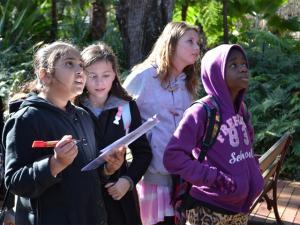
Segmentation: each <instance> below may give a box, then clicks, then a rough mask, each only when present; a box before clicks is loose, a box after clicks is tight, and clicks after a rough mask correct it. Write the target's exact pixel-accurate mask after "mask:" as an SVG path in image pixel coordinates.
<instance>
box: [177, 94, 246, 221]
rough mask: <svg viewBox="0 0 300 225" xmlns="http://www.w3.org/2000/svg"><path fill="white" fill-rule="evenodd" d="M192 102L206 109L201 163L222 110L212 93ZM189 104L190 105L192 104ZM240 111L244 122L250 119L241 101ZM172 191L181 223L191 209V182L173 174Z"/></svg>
mask: <svg viewBox="0 0 300 225" xmlns="http://www.w3.org/2000/svg"><path fill="white" fill-rule="evenodd" d="M194 104H202V105H203V107H204V109H205V111H206V118H207V119H206V125H205V132H204V135H203V138H202V139H201V140H200V141H199V143H198V146H200V149H201V151H200V155H199V158H198V161H199V162H200V163H201V162H202V161H203V160H204V159H205V156H206V154H207V152H208V150H209V149H210V148H211V147H212V146H213V145H214V143H215V141H216V139H217V137H218V134H219V131H220V127H221V121H222V117H221V115H222V112H221V109H220V106H219V103H218V101H217V99H216V98H215V97H214V96H212V95H207V96H205V97H203V98H201V99H198V100H197V101H195V102H194V103H192V105H194ZM192 105H191V106H192ZM242 113H243V118H244V121H245V123H246V124H248V122H249V120H250V114H249V112H248V111H247V108H246V105H245V103H244V102H242ZM172 180H173V192H172V197H171V204H172V205H173V207H174V209H175V224H176V225H179V224H180V225H182V224H185V222H186V215H185V211H186V210H188V209H191V208H192V206H191V205H190V204H189V203H188V199H190V197H189V192H190V189H191V187H192V184H191V183H189V182H187V181H185V180H184V179H182V178H181V177H180V176H179V175H173V176H172Z"/></svg>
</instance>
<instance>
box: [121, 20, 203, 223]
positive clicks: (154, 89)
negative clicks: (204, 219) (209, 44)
mask: <svg viewBox="0 0 300 225" xmlns="http://www.w3.org/2000/svg"><path fill="white" fill-rule="evenodd" d="M198 41H199V35H198V29H197V27H194V26H190V25H188V24H186V23H185V22H170V23H169V24H167V26H166V27H165V29H164V30H163V32H162V34H161V35H160V37H159V38H158V40H157V41H156V43H155V45H154V48H153V50H152V52H151V53H150V55H149V57H148V58H147V59H146V60H145V61H144V62H142V63H141V64H139V65H137V66H135V67H134V68H133V70H132V72H131V74H130V75H129V76H128V77H127V79H126V80H125V82H124V87H125V88H126V89H127V91H128V92H129V93H130V94H131V95H133V97H134V98H136V102H137V105H138V107H139V110H140V113H141V117H142V120H143V121H146V120H147V118H149V117H150V116H153V115H154V114H157V115H158V118H159V120H160V123H159V124H158V125H157V126H156V127H154V128H153V129H151V131H150V132H149V133H148V134H147V138H148V140H149V143H150V145H151V148H152V153H153V159H152V161H151V164H150V166H149V168H148V170H147V172H146V174H145V175H144V177H143V179H142V180H141V182H139V183H138V185H137V189H138V194H139V201H140V210H141V218H142V222H143V224H144V225H151V224H157V223H159V224H173V222H174V221H173V216H174V210H173V207H172V206H171V204H170V193H171V190H172V179H171V176H170V174H169V173H168V172H167V170H166V169H165V167H164V165H163V161H162V158H163V154H164V151H165V148H166V145H167V144H168V142H169V140H170V138H171V136H172V134H173V132H174V131H175V129H176V127H177V125H178V122H179V121H180V119H181V118H182V115H183V112H184V111H185V109H187V108H188V107H189V105H190V104H191V102H192V100H193V97H194V96H195V95H196V92H197V82H198V77H197V75H196V69H195V66H196V65H195V62H196V60H197V58H198V56H199V44H198Z"/></svg>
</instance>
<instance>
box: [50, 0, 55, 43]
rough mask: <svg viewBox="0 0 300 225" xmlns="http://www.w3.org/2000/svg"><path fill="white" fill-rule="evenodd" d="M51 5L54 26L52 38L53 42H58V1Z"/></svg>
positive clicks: (52, 25)
mask: <svg viewBox="0 0 300 225" xmlns="http://www.w3.org/2000/svg"><path fill="white" fill-rule="evenodd" d="M51 4H52V7H51V17H52V24H51V31H50V37H51V41H55V40H56V35H57V7H56V0H52V1H51Z"/></svg>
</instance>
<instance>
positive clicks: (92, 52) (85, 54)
mask: <svg viewBox="0 0 300 225" xmlns="http://www.w3.org/2000/svg"><path fill="white" fill-rule="evenodd" d="M81 57H82V60H83V65H84V68H86V67H88V66H90V65H92V64H93V63H95V62H99V61H106V62H109V63H111V65H112V69H113V71H114V73H115V74H116V76H115V79H114V81H113V83H112V87H111V90H110V93H111V94H112V95H114V96H116V97H119V98H121V99H124V100H126V101H131V100H132V97H131V96H130V95H129V94H128V93H127V91H126V90H125V89H124V88H123V87H122V85H121V82H120V78H119V66H118V60H117V57H116V55H115V54H114V52H113V50H112V49H111V48H110V47H109V46H108V45H107V44H105V43H103V42H99V43H97V44H93V45H90V46H88V47H86V48H85V49H83V50H82V52H81ZM83 96H87V90H86V88H85V89H84V91H83Z"/></svg>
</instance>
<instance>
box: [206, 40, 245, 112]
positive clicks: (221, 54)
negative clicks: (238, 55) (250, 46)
mask: <svg viewBox="0 0 300 225" xmlns="http://www.w3.org/2000/svg"><path fill="white" fill-rule="evenodd" d="M233 48H235V49H239V50H240V51H241V52H242V53H243V54H244V56H245V58H246V60H247V56H246V53H245V51H244V50H243V48H242V47H241V46H239V45H236V44H222V45H219V46H217V47H215V48H213V49H211V50H209V51H208V52H207V53H205V55H204V56H203V58H202V60H201V80H202V84H203V87H204V90H205V92H206V93H207V94H208V95H214V96H215V97H217V99H218V102H219V103H220V105H221V108H222V110H225V111H230V112H232V113H233V112H234V106H233V103H232V100H231V96H230V92H229V90H228V87H227V84H226V79H225V74H226V71H225V69H226V61H227V58H228V53H229V52H230V50H231V49H233ZM247 64H248V62H247ZM244 93H245V90H241V91H240V93H239V95H238V100H237V104H238V107H239V106H240V104H241V101H242V100H243V98H244Z"/></svg>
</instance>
